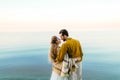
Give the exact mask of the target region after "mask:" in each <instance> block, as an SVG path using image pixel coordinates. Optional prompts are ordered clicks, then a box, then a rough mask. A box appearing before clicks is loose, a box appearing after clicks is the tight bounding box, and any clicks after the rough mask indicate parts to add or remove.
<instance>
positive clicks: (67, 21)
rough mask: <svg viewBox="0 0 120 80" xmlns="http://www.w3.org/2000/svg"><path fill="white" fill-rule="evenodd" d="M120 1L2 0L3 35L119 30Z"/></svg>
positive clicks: (0, 7) (1, 29) (0, 13)
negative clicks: (12, 33) (7, 33)
mask: <svg viewBox="0 0 120 80" xmlns="http://www.w3.org/2000/svg"><path fill="white" fill-rule="evenodd" d="M119 4H120V0H0V32H22V31H24V32H27V31H28V32H29V31H33V32H39V31H56V30H57V31H58V30H60V29H61V28H66V29H68V30H70V31H80V30H120V5H119Z"/></svg>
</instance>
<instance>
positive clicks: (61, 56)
mask: <svg viewBox="0 0 120 80" xmlns="http://www.w3.org/2000/svg"><path fill="white" fill-rule="evenodd" d="M66 53H67V44H66V43H64V44H62V46H61V48H60V50H59V54H58V56H57V58H56V61H57V62H62V61H63V59H64V55H65V54H66Z"/></svg>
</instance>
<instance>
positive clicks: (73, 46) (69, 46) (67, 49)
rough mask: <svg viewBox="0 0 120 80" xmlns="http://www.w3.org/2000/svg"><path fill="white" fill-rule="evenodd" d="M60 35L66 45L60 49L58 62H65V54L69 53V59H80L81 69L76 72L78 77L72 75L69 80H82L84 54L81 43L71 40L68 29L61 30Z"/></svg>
mask: <svg viewBox="0 0 120 80" xmlns="http://www.w3.org/2000/svg"><path fill="white" fill-rule="evenodd" d="M59 35H60V38H61V40H63V41H64V43H63V44H62V45H61V48H60V51H59V54H58V56H57V58H56V61H57V62H62V61H63V60H64V56H65V54H67V53H68V55H69V58H78V57H79V58H80V60H79V61H78V62H77V64H78V65H79V67H78V68H77V70H76V71H75V72H74V73H75V74H76V76H75V75H74V74H71V75H70V76H69V80H82V65H81V61H82V56H83V52H82V49H81V45H80V42H79V41H78V40H76V39H73V38H69V34H68V31H67V30H66V29H62V30H60V32H59ZM76 77H77V78H76Z"/></svg>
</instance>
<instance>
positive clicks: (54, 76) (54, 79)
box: [50, 71, 68, 80]
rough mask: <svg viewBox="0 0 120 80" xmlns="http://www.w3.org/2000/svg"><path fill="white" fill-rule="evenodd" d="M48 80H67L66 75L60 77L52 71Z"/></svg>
mask: <svg viewBox="0 0 120 80" xmlns="http://www.w3.org/2000/svg"><path fill="white" fill-rule="evenodd" d="M50 80H68V77H61V76H60V75H58V74H57V73H55V72H54V71H52V74H51V78H50Z"/></svg>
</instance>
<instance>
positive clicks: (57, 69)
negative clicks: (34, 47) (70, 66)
mask: <svg viewBox="0 0 120 80" xmlns="http://www.w3.org/2000/svg"><path fill="white" fill-rule="evenodd" d="M60 43H61V41H60V39H59V38H58V37H56V36H52V38H51V46H50V53H49V59H50V62H51V63H52V66H53V71H52V74H51V78H50V80H68V77H67V76H66V77H61V76H60V75H61V69H62V63H57V62H56V61H55V60H56V57H57V55H58V53H59V48H60V47H59V44H60Z"/></svg>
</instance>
